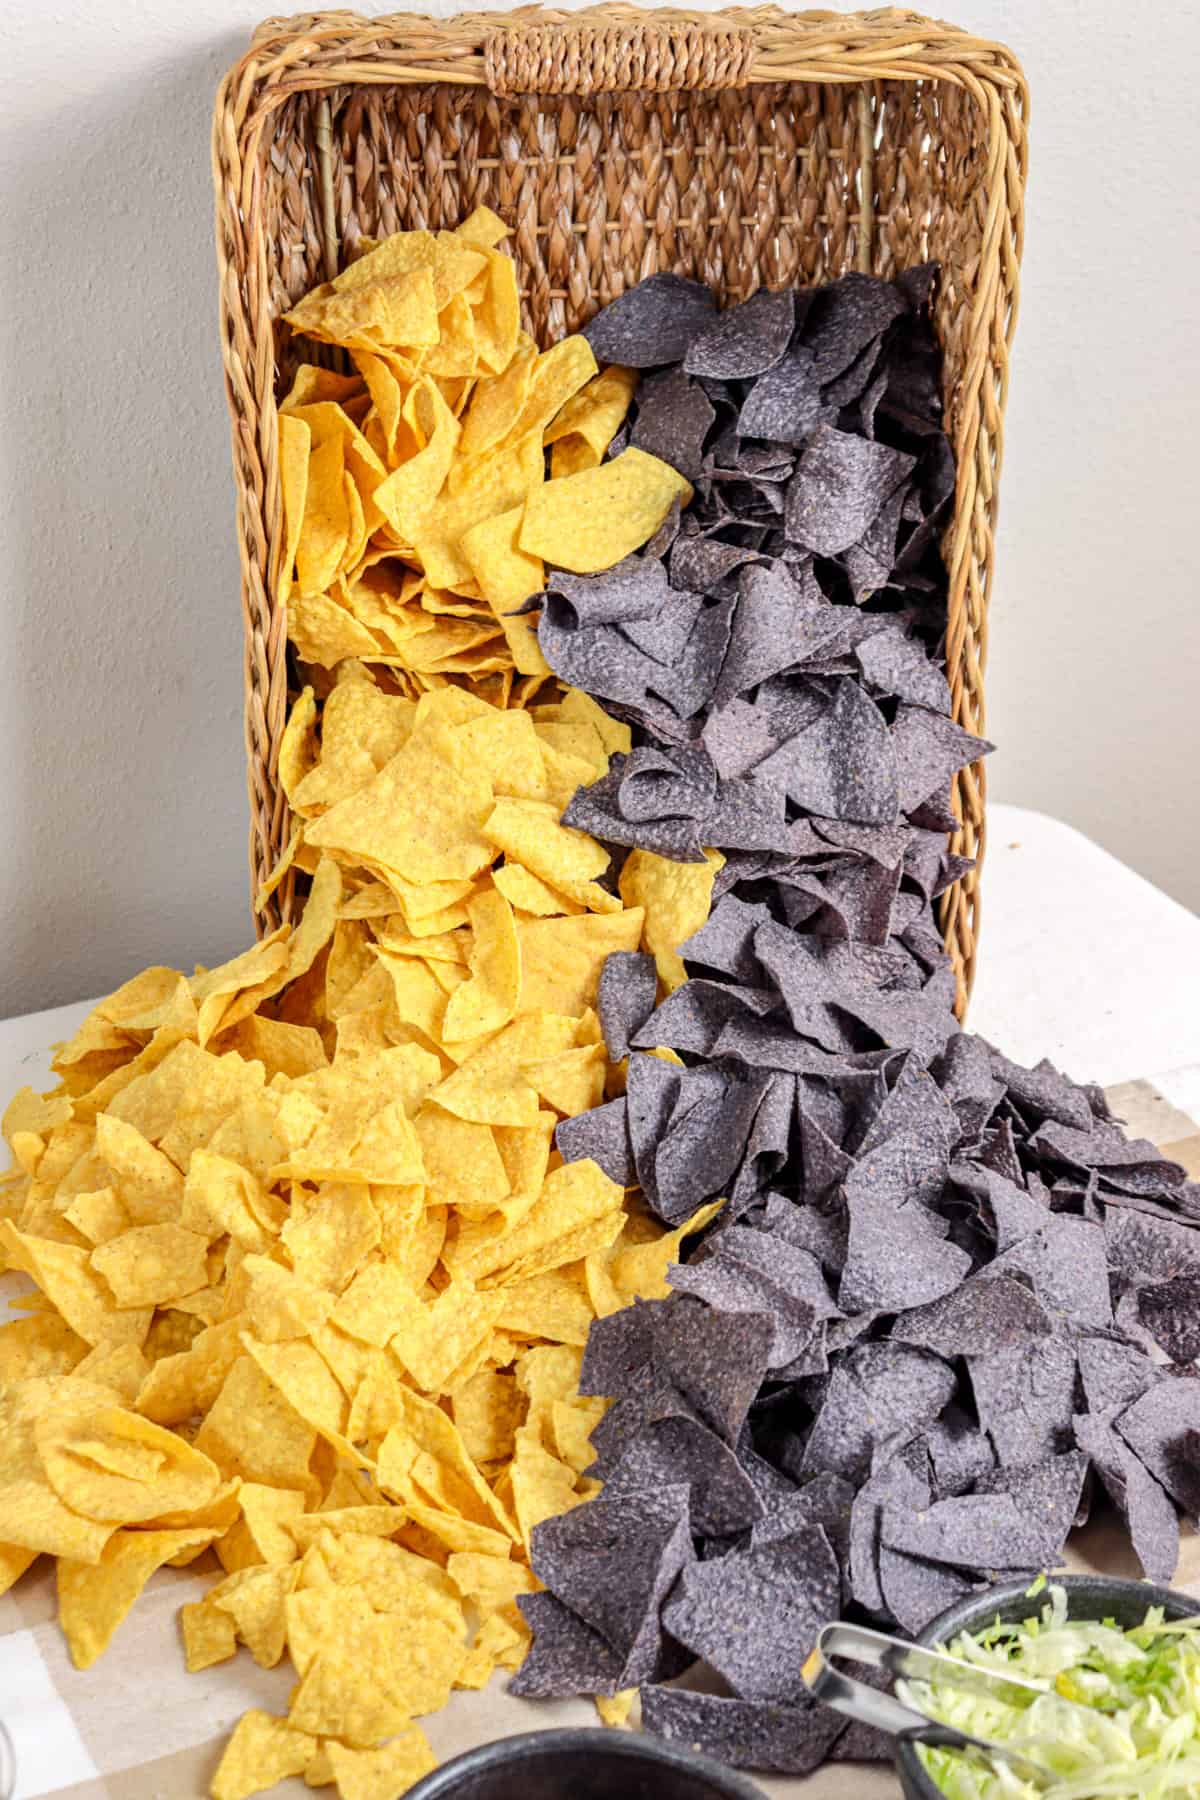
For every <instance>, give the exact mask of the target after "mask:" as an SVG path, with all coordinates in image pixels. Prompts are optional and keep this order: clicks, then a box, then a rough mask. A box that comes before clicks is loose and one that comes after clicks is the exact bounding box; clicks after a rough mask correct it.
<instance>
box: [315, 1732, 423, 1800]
mask: <svg viewBox="0 0 1200 1800" xmlns="http://www.w3.org/2000/svg"><path fill="white" fill-rule="evenodd" d="M328 1749H329V1767H330V1770H331V1771H332V1774H333V1779H334V1780H335V1781H336V1782H337V1788H338V1793H339V1794H340V1795H341V1797H342V1800H399V1796H400V1795H401V1794H403V1793H406V1792H407V1790H408V1789H409V1788H410V1787H412V1786H413V1784H414V1783H415V1782H418V1781H420V1779H421V1777H422V1776H423V1775H428V1774H429V1773H430V1771H431V1770H432V1769H435V1768H436V1767H437V1757H436V1756H435V1755H434V1754H433V1751H432V1750H431V1749H430V1746H429V1740H428V1738H427V1737H426V1736H425V1733H424V1732H423V1731H422V1730H421V1728H420V1726H419V1725H410V1726H409V1728H408V1730H407V1731H403V1732H401V1733H400V1735H399V1736H398V1737H394V1738H393V1739H392V1741H391V1743H390V1744H385V1745H384V1746H383V1748H382V1749H379V1750H351V1749H350V1748H348V1746H347V1745H345V1744H339V1743H337V1742H336V1740H333V1741H331V1742H330V1744H329V1746H328Z"/></svg>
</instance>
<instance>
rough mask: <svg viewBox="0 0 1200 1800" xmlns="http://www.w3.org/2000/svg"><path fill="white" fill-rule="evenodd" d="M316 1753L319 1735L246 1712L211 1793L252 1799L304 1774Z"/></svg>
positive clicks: (228, 1799)
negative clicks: (255, 1795) (290, 1777)
mask: <svg viewBox="0 0 1200 1800" xmlns="http://www.w3.org/2000/svg"><path fill="white" fill-rule="evenodd" d="M316 1753H317V1740H316V1738H315V1736H310V1735H309V1734H308V1733H306V1732H303V1731H297V1730H296V1729H295V1728H294V1727H293V1726H291V1725H290V1724H289V1723H288V1722H287V1720H286V1719H275V1718H272V1716H271V1714H270V1713H265V1712H259V1711H257V1710H252V1711H250V1712H246V1713H243V1714H242V1716H241V1718H240V1719H239V1720H238V1722H237V1724H236V1725H235V1726H234V1730H233V1736H232V1737H231V1738H230V1740H229V1742H228V1743H227V1744H226V1746H225V1750H224V1753H223V1755H222V1757H221V1760H220V1763H219V1764H218V1765H217V1772H216V1774H215V1775H214V1776H213V1778H212V1786H211V1787H210V1788H209V1790H208V1791H209V1793H210V1794H211V1796H212V1800H248V1796H249V1795H251V1794H258V1793H261V1792H262V1791H263V1789H264V1788H271V1787H274V1786H275V1784H276V1782H278V1781H286V1780H287V1778H288V1776H289V1775H302V1774H303V1773H304V1770H305V1769H306V1768H307V1766H308V1764H309V1763H310V1762H311V1761H312V1759H313V1757H314V1756H315V1755H316Z"/></svg>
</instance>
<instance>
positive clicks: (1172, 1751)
mask: <svg viewBox="0 0 1200 1800" xmlns="http://www.w3.org/2000/svg"><path fill="white" fill-rule="evenodd" d="M1040 1592H1041V1588H1040V1586H1039V1584H1037V1583H1035V1585H1034V1587H1033V1588H1032V1589H1031V1590H1030V1593H1029V1596H1028V1597H1029V1598H1033V1597H1034V1596H1035V1595H1038V1594H1040ZM1047 1592H1048V1596H1049V1598H1048V1603H1047V1605H1045V1606H1044V1607H1043V1608H1042V1610H1041V1612H1040V1613H1037V1614H1034V1615H1031V1616H1030V1617H1029V1618H1027V1619H1023V1620H1021V1621H1020V1622H1019V1623H1017V1624H1007V1625H1006V1624H1002V1623H1001V1622H1000V1621H999V1619H997V1620H996V1621H995V1623H994V1624H992V1625H989V1626H988V1627H986V1628H985V1629H984V1630H982V1631H978V1632H975V1633H974V1634H969V1633H967V1632H963V1633H961V1634H960V1635H959V1636H958V1637H957V1638H955V1639H954V1640H953V1642H952V1643H949V1644H946V1645H945V1646H944V1648H945V1649H946V1650H947V1651H949V1653H950V1655H952V1656H956V1657H959V1658H960V1659H961V1660H962V1661H963V1662H970V1663H975V1664H977V1665H978V1666H979V1667H980V1668H985V1669H992V1670H994V1671H995V1672H997V1673H999V1674H1010V1675H1016V1676H1019V1677H1020V1678H1021V1680H1023V1681H1028V1682H1032V1683H1033V1685H1034V1686H1036V1687H1039V1688H1041V1689H1042V1693H1043V1696H1044V1698H1043V1697H1039V1698H1038V1699H1035V1700H1033V1701H1032V1702H1030V1703H1029V1704H1028V1705H1026V1706H1021V1707H1018V1706H1009V1705H1005V1704H1004V1703H1002V1702H1000V1701H996V1700H991V1699H987V1698H984V1697H982V1696H980V1695H978V1694H967V1693H963V1692H961V1691H960V1690H958V1689H957V1688H952V1687H949V1686H947V1685H945V1684H943V1683H942V1682H939V1681H934V1682H909V1683H906V1684H904V1688H903V1690H902V1691H903V1692H905V1693H906V1694H907V1696H908V1697H909V1699H910V1700H911V1701H912V1702H913V1703H915V1704H916V1705H917V1706H919V1707H920V1709H921V1710H922V1711H923V1712H927V1713H929V1714H931V1715H932V1716H933V1717H934V1718H937V1719H941V1720H943V1721H944V1723H946V1724H947V1725H954V1726H957V1727H958V1729H959V1730H960V1731H967V1732H970V1733H971V1734H972V1736H975V1737H983V1738H991V1739H993V1740H994V1741H995V1742H997V1743H1011V1744H1012V1745H1013V1746H1014V1747H1015V1748H1018V1749H1021V1750H1023V1751H1025V1752H1026V1754H1027V1755H1029V1756H1030V1757H1032V1758H1033V1759H1034V1760H1035V1761H1036V1762H1038V1763H1041V1764H1042V1765H1043V1766H1044V1767H1045V1768H1047V1769H1048V1770H1051V1771H1053V1773H1052V1775H1050V1776H1048V1777H1047V1779H1046V1780H1045V1781H1042V1782H1030V1781H1024V1780H1021V1779H1020V1778H1019V1777H1018V1776H1016V1775H1014V1774H1013V1772H1012V1771H1011V1769H1008V1768H1007V1767H1006V1766H1005V1765H1003V1764H1002V1763H996V1764H995V1765H986V1764H984V1763H982V1762H981V1761H979V1760H977V1759H975V1758H973V1757H970V1756H966V1755H964V1754H962V1753H961V1752H960V1751H956V1750H941V1749H929V1748H927V1747H925V1746H922V1747H921V1748H920V1749H919V1750H918V1755H919V1756H920V1758H921V1760H922V1762H923V1763H924V1765H925V1768H926V1770H927V1771H928V1773H929V1775H930V1777H931V1779H932V1780H933V1781H934V1782H936V1784H937V1786H938V1787H939V1788H940V1790H941V1792H942V1793H943V1794H945V1795H947V1796H948V1800H1042V1796H1043V1795H1052V1796H1053V1800H1105V1797H1107V1796H1122V1797H1124V1800H1133V1797H1136V1800H1200V1617H1198V1618H1192V1619H1180V1620H1174V1621H1171V1622H1167V1621H1166V1620H1164V1618H1163V1615H1162V1610H1161V1608H1158V1607H1151V1608H1150V1609H1149V1611H1148V1612H1147V1614H1146V1617H1145V1619H1144V1620H1143V1621H1142V1623H1141V1624H1140V1625H1138V1626H1135V1627H1134V1628H1133V1629H1131V1630H1128V1631H1123V1630H1122V1629H1121V1628H1120V1626H1118V1625H1117V1624H1116V1622H1115V1620H1113V1619H1104V1620H1097V1621H1088V1620H1079V1619H1073V1620H1069V1619H1068V1618H1067V1596H1066V1592H1065V1590H1064V1589H1063V1588H1062V1587H1060V1586H1058V1585H1057V1584H1054V1583H1052V1584H1051V1585H1050V1587H1049V1589H1048V1590H1047ZM1063 1700H1071V1701H1074V1702H1075V1705H1074V1706H1063V1705H1062V1701H1063ZM1081 1709H1086V1710H1081Z"/></svg>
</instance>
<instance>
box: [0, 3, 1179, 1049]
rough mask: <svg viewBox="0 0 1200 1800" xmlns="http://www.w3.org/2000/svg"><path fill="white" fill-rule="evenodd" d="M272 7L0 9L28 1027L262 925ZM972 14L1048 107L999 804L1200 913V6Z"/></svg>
mask: <svg viewBox="0 0 1200 1800" xmlns="http://www.w3.org/2000/svg"><path fill="white" fill-rule="evenodd" d="M267 10H269V9H268V8H267V7H265V6H258V7H256V6H255V5H254V4H253V3H252V0H188V3H187V4H186V5H185V4H184V3H183V0H123V3H122V4H120V5H118V4H116V0H53V3H51V4H49V5H46V6H35V5H33V4H32V3H31V0H0V59H2V66H3V69H4V76H5V104H4V108H3V120H2V123H0V131H2V134H3V135H2V138H0V175H2V188H0V209H2V213H3V221H4V227H5V238H4V248H3V256H2V258H0V280H2V281H3V282H4V284H5V290H6V291H5V296H4V299H3V303H2V305H0V328H2V331H3V338H2V343H3V350H2V353H0V446H2V448H0V456H2V457H3V462H2V464H0V477H2V478H0V1015H5V1014H9V1013H14V1012H20V1011H25V1010H31V1009H33V1008H38V1007H44V1006H49V1005H52V1004H56V1003H58V1002H60V1001H65V1000H69V999H74V998H77V997H79V996H81V995H84V994H89V993H95V992H97V991H99V990H101V989H103V988H106V987H109V986H111V985H113V984H114V983H116V982H117V981H119V980H121V979H123V978H124V977H125V976H127V975H128V974H130V973H132V972H133V971H134V970H135V969H137V968H138V967H140V966H141V965H142V964H143V963H146V962H150V961H155V960H158V961H166V962H171V963H175V964H182V965H184V966H190V964H191V962H193V961H195V960H200V961H205V962H211V961H213V960H216V959H217V958H219V957H220V956H222V955H223V954H228V953H231V952H232V951H233V950H235V949H236V948H238V947H240V945H241V944H242V943H243V941H245V940H246V939H247V938H248V935H249V924H248V913H247V901H246V873H245V867H246V864H245V835H246V802H245V791H244V773H243V752H242V737H241V642H240V632H241V627H240V621H239V616H238V600H237V565H236V557H235V553H234V543H233V489H232V478H231V475H230V469H229V451H228V440H227V424H226V416H225V407H224V398H223V394H222V389H221V374H220V362H219V354H218V346H217V331H216V308H215V283H214V272H213V249H212V227H211V200H210V189H209V167H208V123H209V109H210V105H211V101H212V95H213V92H214V89H215V87H216V83H217V81H218V79H219V76H220V74H221V72H222V70H223V69H224V68H225V66H226V65H227V64H228V63H229V62H231V61H232V60H233V58H234V57H235V55H237V54H238V53H239V51H240V49H241V47H242V44H243V43H244V41H245V39H246V37H247V35H248V33H249V30H250V29H251V27H252V25H253V23H254V22H255V19H256V17H257V16H259V14H260V13H265V12H266V11H267ZM430 10H433V8H432V7H431V8H430ZM438 10H441V11H451V10H454V8H453V7H452V6H450V5H444V6H442V7H440V8H438ZM933 10H935V11H936V10H939V9H937V8H935V9H933ZM968 15H969V18H968ZM960 16H961V17H964V18H967V22H969V23H970V24H971V26H972V27H973V28H974V29H976V30H977V31H979V32H981V33H986V34H988V35H994V36H998V37H1002V38H1004V39H1005V40H1007V41H1008V42H1009V43H1011V44H1012V45H1013V46H1014V47H1015V48H1016V49H1017V50H1018V51H1019V52H1020V53H1021V54H1022V55H1023V56H1024V58H1025V62H1026V67H1027V70H1028V73H1029V76H1030V80H1031V83H1032V86H1033V93H1034V141H1033V173H1032V179H1031V184H1030V193H1029V236H1028V249H1027V255H1026V269H1025V288H1024V300H1023V306H1022V323H1021V329H1020V333H1019V335H1018V340H1017V349H1016V358H1015V364H1014V374H1013V385H1012V399H1011V406H1010V414H1009V419H1010V429H1009V439H1008V458H1007V467H1006V472H1005V479H1004V499H1003V523H1002V539H1001V547H1000V560H999V582H998V586H997V590H996V594H995V612H994V630H993V636H992V644H993V650H992V663H991V671H990V691H991V729H992V732H993V735H994V736H995V737H996V738H997V739H998V740H999V742H1000V743H1001V745H1002V751H1001V754H1000V755H999V756H997V757H996V758H994V759H993V765H992V792H993V794H994V795H996V796H997V797H1000V798H1003V799H1007V800H1018V801H1022V802H1024V803H1026V804H1030V805H1034V806H1038V807H1041V808H1043V809H1045V810H1047V811H1050V812H1053V813H1057V814H1059V815H1061V816H1063V817H1066V818H1069V819H1070V820H1071V821H1072V823H1074V824H1076V825H1078V826H1080V827H1082V828H1083V829H1084V830H1085V831H1087V832H1089V833H1090V834H1091V835H1093V836H1094V837H1097V838H1098V839H1100V841H1101V842H1102V843H1104V844H1105V845H1107V846H1108V847H1109V848H1110V849H1112V850H1114V851H1115V852H1116V853H1117V854H1118V855H1120V856H1122V857H1124V858H1125V859H1126V860H1127V861H1129V862H1131V863H1133V864H1135V865H1136V866H1137V867H1138V868H1139V869H1140V870H1142V872H1143V873H1145V874H1146V875H1148V876H1149V877H1150V878H1151V879H1153V880H1155V881H1157V882H1159V883H1161V884H1162V885H1163V886H1164V887H1166V888H1168V889H1169V890H1170V891H1171V892H1172V893H1174V894H1175V895H1176V896H1177V897H1178V898H1179V899H1181V900H1183V901H1185V902H1187V903H1189V904H1190V905H1192V906H1195V907H1200V845H1198V834H1197V823H1198V818H1200V809H1198V807H1197V802H1196V799H1195V783H1196V779H1197V770H1200V706H1198V705H1197V699H1196V688H1197V674H1198V672H1200V608H1198V607H1197V599H1198V595H1197V579H1196V571H1195V560H1194V558H1195V545H1196V541H1197V530H1196V519H1197V513H1198V511H1200V505H1198V502H1197V476H1198V475H1200V457H1198V456H1197V451H1196V436H1197V433H1196V411H1197V400H1198V397H1200V379H1198V378H1200V350H1198V347H1197V345H1198V329H1197V328H1198V326H1200V307H1198V304H1197V293H1198V291H1200V211H1198V209H1197V205H1196V191H1195V170H1196V168H1197V165H1198V163H1200V111H1198V109H1197V106H1196V101H1195V96H1196V93H1197V91H1198V89H1200V12H1198V11H1197V9H1196V8H1195V7H1194V6H1192V5H1190V4H1185V3H1184V0H1152V4H1151V5H1150V6H1144V7H1137V8H1131V7H1129V6H1128V5H1127V3H1126V0H1086V3H1085V0H961V7H960ZM1139 21H1140V23H1139ZM1086 918H1087V914H1086V896H1081V899H1080V924H1081V928H1083V929H1086Z"/></svg>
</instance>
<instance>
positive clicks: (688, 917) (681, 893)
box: [618, 850, 725, 993]
mask: <svg viewBox="0 0 1200 1800" xmlns="http://www.w3.org/2000/svg"><path fill="white" fill-rule="evenodd" d="M704 855H705V860H704V862H702V863H679V862H671V861H670V860H669V858H667V857H665V856H656V855H655V854H654V852H653V851H651V850H631V851H630V853H629V855H628V856H627V857H626V859H625V864H624V867H623V868H622V870H621V877H620V882H619V884H618V885H619V886H620V890H621V898H622V899H623V900H624V902H625V904H626V906H629V907H635V906H640V907H642V908H643V909H644V911H645V915H646V918H645V924H644V926H643V928H642V943H643V947H644V948H645V949H647V950H648V951H649V952H650V954H651V955H652V956H653V958H654V961H655V964H656V966H657V968H658V977H659V980H660V981H661V982H662V984H663V986H664V987H665V988H666V990H667V992H668V993H673V992H674V991H675V989H676V988H677V987H680V986H682V984H683V983H684V982H685V981H686V980H687V970H686V969H685V968H684V965H683V958H682V957H681V956H680V955H679V945H680V944H682V943H684V942H685V941H686V940H687V939H688V938H690V937H691V935H692V933H693V932H695V931H699V929H700V927H701V925H703V923H704V921H705V920H706V919H707V917H708V914H709V908H710V907H711V905H712V890H713V881H714V879H715V877H716V873H717V870H718V869H721V868H724V866H725V858H724V857H723V856H722V855H721V852H720V851H719V850H706V851H705V853H704Z"/></svg>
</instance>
